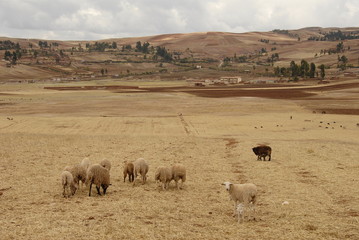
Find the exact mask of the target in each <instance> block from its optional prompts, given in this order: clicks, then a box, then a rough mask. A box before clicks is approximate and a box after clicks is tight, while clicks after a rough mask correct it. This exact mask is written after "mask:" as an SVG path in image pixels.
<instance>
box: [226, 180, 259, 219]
mask: <svg viewBox="0 0 359 240" xmlns="http://www.w3.org/2000/svg"><path fill="white" fill-rule="evenodd" d="M222 185H225V187H226V190H227V191H228V193H229V196H230V199H231V200H233V201H234V214H233V216H236V215H238V214H237V205H238V204H241V203H242V204H243V209H242V218H243V219H244V213H245V211H246V209H249V210H251V211H253V215H254V219H255V206H256V200H257V186H256V185H254V184H253V183H244V184H233V183H230V182H224V183H222ZM248 217H249V218H250V217H251V216H250V214H249V216H248Z"/></svg>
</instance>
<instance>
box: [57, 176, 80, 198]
mask: <svg viewBox="0 0 359 240" xmlns="http://www.w3.org/2000/svg"><path fill="white" fill-rule="evenodd" d="M61 183H62V187H63V188H64V191H63V192H62V195H64V197H70V196H72V195H74V194H75V192H76V190H77V186H78V185H77V184H76V183H75V182H74V177H73V176H72V174H71V173H70V172H69V171H63V172H62V173H61Z"/></svg>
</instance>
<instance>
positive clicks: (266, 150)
mask: <svg viewBox="0 0 359 240" xmlns="http://www.w3.org/2000/svg"><path fill="white" fill-rule="evenodd" d="M252 150H253V152H254V154H255V155H257V156H258V158H257V160H261V158H263V161H265V160H266V156H269V159H268V161H270V160H271V154H272V149H271V147H269V146H266V145H260V146H258V147H254V148H252Z"/></svg>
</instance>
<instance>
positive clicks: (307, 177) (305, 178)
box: [296, 169, 318, 185]
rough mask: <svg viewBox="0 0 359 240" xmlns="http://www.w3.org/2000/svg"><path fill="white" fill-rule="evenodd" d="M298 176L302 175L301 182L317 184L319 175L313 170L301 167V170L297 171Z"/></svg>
mask: <svg viewBox="0 0 359 240" xmlns="http://www.w3.org/2000/svg"><path fill="white" fill-rule="evenodd" d="M296 174H297V176H299V177H300V180H299V181H300V182H302V183H307V184H312V185H315V183H316V180H317V178H318V177H317V176H315V175H314V174H312V173H311V172H309V171H307V170H305V169H301V170H300V171H298V172H296Z"/></svg>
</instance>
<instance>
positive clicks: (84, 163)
mask: <svg viewBox="0 0 359 240" xmlns="http://www.w3.org/2000/svg"><path fill="white" fill-rule="evenodd" d="M80 165H81V166H82V167H83V168H84V169H86V171H87V169H88V168H89V167H90V160H89V158H87V157H85V158H84V159H82V161H81V163H80Z"/></svg>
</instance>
